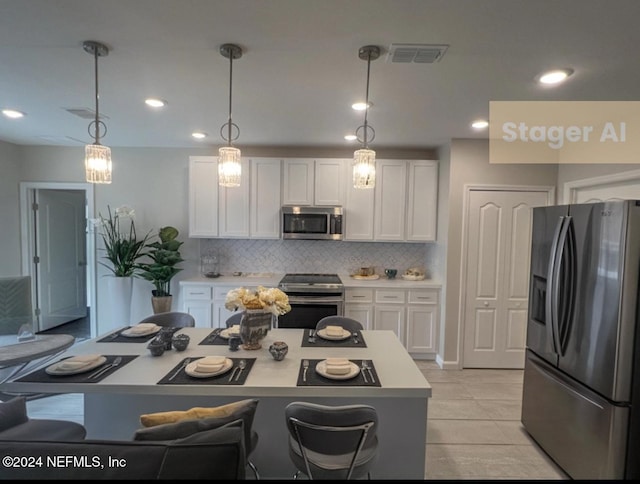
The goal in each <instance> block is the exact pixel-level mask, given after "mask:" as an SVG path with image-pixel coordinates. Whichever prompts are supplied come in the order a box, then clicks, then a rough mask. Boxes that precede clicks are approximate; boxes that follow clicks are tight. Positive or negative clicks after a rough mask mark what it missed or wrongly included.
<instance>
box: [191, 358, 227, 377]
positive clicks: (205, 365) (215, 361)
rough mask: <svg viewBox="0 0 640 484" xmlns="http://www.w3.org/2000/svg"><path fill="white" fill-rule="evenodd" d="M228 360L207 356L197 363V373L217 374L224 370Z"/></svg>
mask: <svg viewBox="0 0 640 484" xmlns="http://www.w3.org/2000/svg"><path fill="white" fill-rule="evenodd" d="M226 362H227V358H226V357H225V356H205V357H204V358H200V359H199V360H198V361H197V362H196V368H195V371H198V372H200V373H215V372H216V371H220V370H222V368H223V367H224V365H225V363H226Z"/></svg>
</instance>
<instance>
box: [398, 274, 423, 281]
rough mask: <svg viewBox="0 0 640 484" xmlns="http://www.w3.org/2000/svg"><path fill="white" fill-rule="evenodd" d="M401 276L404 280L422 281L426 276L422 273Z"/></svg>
mask: <svg viewBox="0 0 640 484" xmlns="http://www.w3.org/2000/svg"><path fill="white" fill-rule="evenodd" d="M402 278H403V279H404V280H405V281H422V280H424V279H425V278H426V276H425V275H424V274H423V275H421V276H416V275H413V274H402Z"/></svg>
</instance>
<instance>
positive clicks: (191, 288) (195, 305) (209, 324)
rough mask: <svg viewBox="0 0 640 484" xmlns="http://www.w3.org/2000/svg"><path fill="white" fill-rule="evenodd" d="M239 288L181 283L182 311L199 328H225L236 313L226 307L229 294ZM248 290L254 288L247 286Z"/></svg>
mask: <svg viewBox="0 0 640 484" xmlns="http://www.w3.org/2000/svg"><path fill="white" fill-rule="evenodd" d="M236 287H238V286H215V285H213V284H211V285H206V284H189V283H181V284H180V289H181V291H182V294H183V296H182V310H183V311H184V312H185V313H189V314H191V315H192V316H193V317H194V318H195V320H196V327H199V328H225V327H226V322H227V318H228V317H229V316H231V315H232V314H235V311H230V310H228V309H227V308H225V307H224V303H225V301H226V299H227V292H229V291H230V290H231V289H235V288H236ZM244 287H246V288H248V289H254V287H251V286H247V285H245V286H244Z"/></svg>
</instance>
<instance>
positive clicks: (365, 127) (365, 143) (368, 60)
mask: <svg viewBox="0 0 640 484" xmlns="http://www.w3.org/2000/svg"><path fill="white" fill-rule="evenodd" d="M370 72H371V51H369V53H368V54H367V89H366V91H365V92H366V94H365V101H364V102H365V105H364V149H367V148H368V145H367V127H368V124H367V114H368V113H369V73H370Z"/></svg>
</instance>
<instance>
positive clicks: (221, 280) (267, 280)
mask: <svg viewBox="0 0 640 484" xmlns="http://www.w3.org/2000/svg"><path fill="white" fill-rule="evenodd" d="M338 276H339V277H340V280H341V281H342V284H343V285H344V287H345V289H346V288H351V287H358V288H360V287H371V288H376V287H381V288H385V289H387V288H398V289H409V288H433V289H441V288H442V282H441V281H439V280H437V279H424V280H422V281H406V280H404V279H402V277H401V276H397V277H396V278H395V279H387V277H385V276H380V278H379V279H375V280H363V279H354V278H353V277H351V276H350V275H349V274H342V273H341V274H338ZM283 277H284V273H274V274H273V275H272V276H269V277H252V276H227V275H224V276H220V277H216V278H209V277H204V276H196V277H191V278H188V279H183V280H182V281H180V283H179V284H180V286H181V287H182V286H184V285H185V284H196V285H205V286H213V287H215V286H234V287H247V286H249V287H255V286H265V287H278V284H279V283H280V280H281V279H282V278H283Z"/></svg>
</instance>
